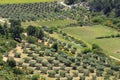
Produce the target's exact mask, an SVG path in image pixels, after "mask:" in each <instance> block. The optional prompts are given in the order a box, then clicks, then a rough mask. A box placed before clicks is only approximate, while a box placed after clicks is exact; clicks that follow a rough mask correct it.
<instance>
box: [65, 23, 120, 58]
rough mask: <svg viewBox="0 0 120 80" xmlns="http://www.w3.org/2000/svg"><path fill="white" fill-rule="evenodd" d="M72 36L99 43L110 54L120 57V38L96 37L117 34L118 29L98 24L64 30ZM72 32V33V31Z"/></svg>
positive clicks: (91, 42)
mask: <svg viewBox="0 0 120 80" xmlns="http://www.w3.org/2000/svg"><path fill="white" fill-rule="evenodd" d="M63 31H64V32H66V33H68V34H69V35H71V36H74V37H76V38H78V39H82V40H84V41H86V42H88V43H89V44H93V43H95V44H98V45H99V46H100V47H101V48H103V49H104V50H105V52H106V53H107V54H108V55H111V56H114V57H116V58H120V56H119V55H120V53H117V52H118V51H119V52H120V38H109V39H96V37H101V36H107V35H112V34H117V33H119V32H117V31H116V30H113V29H111V28H108V27H105V26H101V25H96V26H93V27H68V28H65V29H64V30H63ZM71 32H72V33H71Z"/></svg>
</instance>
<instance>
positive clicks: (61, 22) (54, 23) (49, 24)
mask: <svg viewBox="0 0 120 80" xmlns="http://www.w3.org/2000/svg"><path fill="white" fill-rule="evenodd" d="M71 23H75V21H73V20H70V19H63V20H60V19H59V20H52V21H43V20H38V21H30V22H22V26H24V27H25V28H26V27H27V26H29V25H33V26H47V27H58V26H59V27H64V26H66V25H69V24H71Z"/></svg>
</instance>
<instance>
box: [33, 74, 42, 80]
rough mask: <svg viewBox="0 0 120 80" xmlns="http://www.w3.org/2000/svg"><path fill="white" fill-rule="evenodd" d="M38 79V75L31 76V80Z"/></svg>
mask: <svg viewBox="0 0 120 80" xmlns="http://www.w3.org/2000/svg"><path fill="white" fill-rule="evenodd" d="M39 78H40V75H39V74H34V75H33V76H32V80H39Z"/></svg>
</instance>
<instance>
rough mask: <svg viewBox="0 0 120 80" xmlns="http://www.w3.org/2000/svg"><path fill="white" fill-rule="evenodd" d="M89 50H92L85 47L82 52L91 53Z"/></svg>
mask: <svg viewBox="0 0 120 80" xmlns="http://www.w3.org/2000/svg"><path fill="white" fill-rule="evenodd" d="M89 52H91V50H90V49H89V48H85V49H84V50H83V51H82V53H84V54H87V53H89Z"/></svg>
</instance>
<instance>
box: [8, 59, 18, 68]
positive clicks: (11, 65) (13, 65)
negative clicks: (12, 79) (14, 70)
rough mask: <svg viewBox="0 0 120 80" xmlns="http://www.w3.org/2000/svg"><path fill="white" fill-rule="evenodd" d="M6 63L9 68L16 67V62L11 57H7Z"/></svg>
mask: <svg viewBox="0 0 120 80" xmlns="http://www.w3.org/2000/svg"><path fill="white" fill-rule="evenodd" d="M7 63H8V65H9V66H10V67H15V66H16V61H15V60H14V58H13V57H8V59H7Z"/></svg>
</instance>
